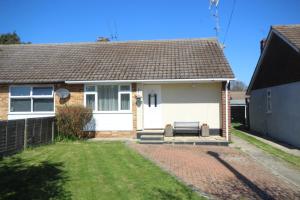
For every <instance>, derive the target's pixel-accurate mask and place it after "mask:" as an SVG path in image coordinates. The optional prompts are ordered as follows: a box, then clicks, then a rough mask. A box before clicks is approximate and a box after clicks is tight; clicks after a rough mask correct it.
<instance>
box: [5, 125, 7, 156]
mask: <svg viewBox="0 0 300 200" xmlns="http://www.w3.org/2000/svg"><path fill="white" fill-rule="evenodd" d="M7 129H8V121H6V127H5V147H6V151H7V146H8V142H7V140H8V138H7V137H8V135H7Z"/></svg>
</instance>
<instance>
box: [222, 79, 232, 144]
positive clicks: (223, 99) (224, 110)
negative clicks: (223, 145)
mask: <svg viewBox="0 0 300 200" xmlns="http://www.w3.org/2000/svg"><path fill="white" fill-rule="evenodd" d="M225 87H226V82H222V89H221V99H222V106H221V107H222V136H223V137H226V92H225V91H226V90H225V89H226V88H225ZM229 101H230V91H229V90H228V107H227V108H228V133H229V134H228V136H229V140H231V133H230V127H231V113H230V106H229Z"/></svg>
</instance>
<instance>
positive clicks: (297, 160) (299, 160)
mask: <svg viewBox="0 0 300 200" xmlns="http://www.w3.org/2000/svg"><path fill="white" fill-rule="evenodd" d="M236 126H238V124H233V128H232V129H231V133H233V134H234V135H236V136H238V137H240V138H241V139H243V140H246V141H247V142H249V143H251V144H253V145H255V146H257V147H258V148H260V149H262V150H264V151H265V152H267V153H269V154H272V155H273V156H276V157H278V158H280V159H282V160H284V161H286V162H288V163H290V164H292V165H293V166H295V167H297V168H299V169H300V157H299V156H295V155H292V154H289V153H286V152H285V151H282V150H280V149H278V148H275V147H273V146H271V145H269V144H267V143H264V142H262V141H260V140H258V139H256V138H254V137H252V136H250V135H248V134H246V133H245V132H243V131H240V130H237V129H236Z"/></svg>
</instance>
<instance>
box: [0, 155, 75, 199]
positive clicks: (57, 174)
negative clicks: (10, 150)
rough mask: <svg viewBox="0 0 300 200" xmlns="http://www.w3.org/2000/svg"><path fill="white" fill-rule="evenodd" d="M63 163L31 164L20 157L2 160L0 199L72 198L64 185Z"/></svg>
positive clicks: (0, 162)
mask: <svg viewBox="0 0 300 200" xmlns="http://www.w3.org/2000/svg"><path fill="white" fill-rule="evenodd" d="M62 166H63V164H62V163H51V162H47V161H44V162H41V163H38V164H35V165H29V163H26V162H25V161H24V160H22V159H20V158H11V159H10V160H9V161H6V162H3V160H2V161H1V160H0V199H5V200H6V199H22V200H23V199H71V194H70V192H67V191H65V190H64V188H63V186H64V183H65V182H66V180H67V178H66V176H65V174H64V172H63V171H62V169H61V168H62Z"/></svg>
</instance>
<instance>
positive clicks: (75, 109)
mask: <svg viewBox="0 0 300 200" xmlns="http://www.w3.org/2000/svg"><path fill="white" fill-rule="evenodd" d="M92 117H93V112H92V110H91V109H89V108H85V107H84V106H81V105H71V106H67V105H66V106H61V107H59V108H57V112H56V120H57V127H58V131H59V133H61V134H63V135H65V136H67V137H73V136H75V137H77V138H85V137H88V136H89V132H85V131H83V129H84V127H85V126H86V124H87V123H88V122H89V121H91V119H92Z"/></svg>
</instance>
